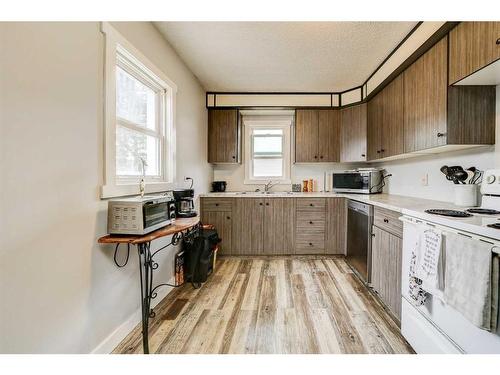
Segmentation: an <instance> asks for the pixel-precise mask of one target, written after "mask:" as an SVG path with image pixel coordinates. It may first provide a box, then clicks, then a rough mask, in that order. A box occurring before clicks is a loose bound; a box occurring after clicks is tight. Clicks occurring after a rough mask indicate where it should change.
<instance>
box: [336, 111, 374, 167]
mask: <svg viewBox="0 0 500 375" xmlns="http://www.w3.org/2000/svg"><path fill="white" fill-rule="evenodd" d="M366 107H367V105H366V103H363V104H360V105H355V106H352V107H348V108H344V109H342V110H341V112H340V118H341V121H340V161H341V162H343V163H344V162H356V161H366V160H367V158H366V122H367V108H366Z"/></svg>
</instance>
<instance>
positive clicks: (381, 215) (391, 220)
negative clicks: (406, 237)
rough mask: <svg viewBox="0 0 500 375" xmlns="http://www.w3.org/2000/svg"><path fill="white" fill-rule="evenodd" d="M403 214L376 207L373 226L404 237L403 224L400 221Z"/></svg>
mask: <svg viewBox="0 0 500 375" xmlns="http://www.w3.org/2000/svg"><path fill="white" fill-rule="evenodd" d="M400 216H401V213H399V212H396V211H391V210H386V209H385V208H380V207H374V210H373V224H374V225H376V226H377V227H379V228H381V229H384V230H386V231H388V232H389V233H392V234H394V235H396V236H399V237H402V236H403V222H402V221H401V220H399V217H400Z"/></svg>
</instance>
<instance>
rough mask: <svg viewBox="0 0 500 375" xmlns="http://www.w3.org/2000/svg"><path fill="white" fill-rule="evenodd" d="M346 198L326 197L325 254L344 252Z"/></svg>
mask: <svg viewBox="0 0 500 375" xmlns="http://www.w3.org/2000/svg"><path fill="white" fill-rule="evenodd" d="M346 237H347V199H345V198H328V199H327V202H326V244H325V253H326V254H344V255H345V253H346Z"/></svg>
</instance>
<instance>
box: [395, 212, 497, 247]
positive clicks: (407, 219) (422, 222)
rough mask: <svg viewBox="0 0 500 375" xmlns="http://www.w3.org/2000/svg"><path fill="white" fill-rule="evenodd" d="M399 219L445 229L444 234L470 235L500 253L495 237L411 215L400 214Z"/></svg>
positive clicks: (469, 236)
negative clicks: (480, 234) (491, 237)
mask: <svg viewBox="0 0 500 375" xmlns="http://www.w3.org/2000/svg"><path fill="white" fill-rule="evenodd" d="M399 220H401V221H402V222H403V223H408V224H414V225H428V226H429V227H432V228H436V229H439V230H441V231H443V232H444V234H446V233H453V234H458V235H459V236H464V237H468V238H470V239H473V240H476V241H482V242H486V243H488V244H490V245H493V246H495V247H494V248H492V252H493V253H496V254H500V242H499V241H495V240H493V239H490V238H487V237H483V236H478V235H476V234H472V233H468V232H462V231H460V230H457V229H453V228H451V227H447V226H444V225H440V224H434V223H430V222H428V221H424V220H420V219H416V218H413V217H410V216H400V217H399Z"/></svg>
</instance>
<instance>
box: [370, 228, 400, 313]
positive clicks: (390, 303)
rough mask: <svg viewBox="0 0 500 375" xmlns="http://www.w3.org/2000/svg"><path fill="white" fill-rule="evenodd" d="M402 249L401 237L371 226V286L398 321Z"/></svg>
mask: <svg viewBox="0 0 500 375" xmlns="http://www.w3.org/2000/svg"><path fill="white" fill-rule="evenodd" d="M402 248H403V241H402V239H401V237H399V236H396V235H394V234H392V233H390V232H388V231H385V230H383V229H381V228H379V227H377V226H373V228H372V272H371V284H372V287H373V290H374V291H375V292H376V293H377V294H378V296H379V297H380V299H381V300H382V302H383V303H384V304H385V305H386V306H387V307H388V308H389V309H390V310H391V312H392V313H393V314H394V316H395V317H396V318H397V319H398V320H400V319H401V260H402V254H401V252H402Z"/></svg>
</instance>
